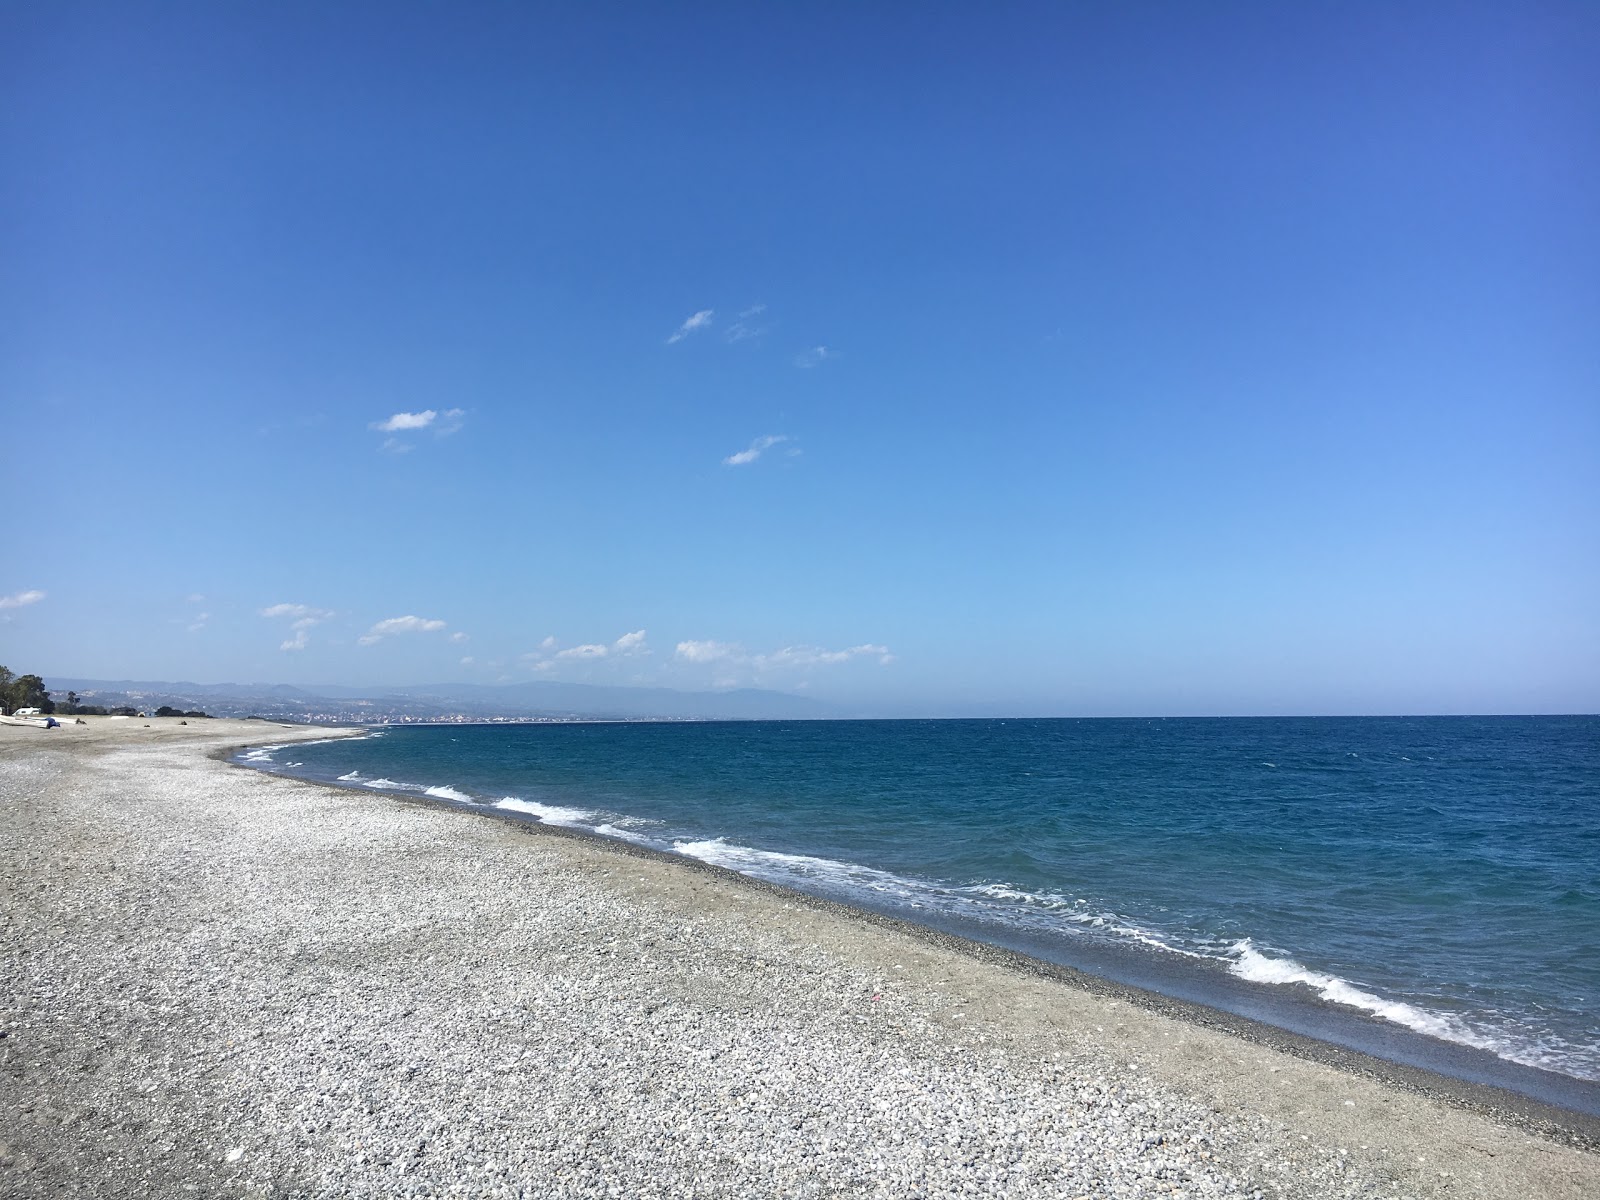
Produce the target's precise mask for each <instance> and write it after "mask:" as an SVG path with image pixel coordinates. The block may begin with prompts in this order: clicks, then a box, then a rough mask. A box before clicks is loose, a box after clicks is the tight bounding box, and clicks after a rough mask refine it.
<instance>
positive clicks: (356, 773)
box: [339, 771, 361, 783]
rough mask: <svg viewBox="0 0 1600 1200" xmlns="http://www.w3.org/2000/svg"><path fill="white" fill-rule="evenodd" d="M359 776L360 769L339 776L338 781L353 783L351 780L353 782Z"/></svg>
mask: <svg viewBox="0 0 1600 1200" xmlns="http://www.w3.org/2000/svg"><path fill="white" fill-rule="evenodd" d="M360 778H361V772H360V771H351V772H350V774H348V775H341V776H339V782H340V783H353V782H355V781H356V780H358V779H360Z"/></svg>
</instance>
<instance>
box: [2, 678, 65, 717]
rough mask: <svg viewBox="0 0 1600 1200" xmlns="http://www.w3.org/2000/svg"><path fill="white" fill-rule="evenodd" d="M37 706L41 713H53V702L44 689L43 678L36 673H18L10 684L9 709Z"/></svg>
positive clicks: (54, 707) (54, 708)
mask: <svg viewBox="0 0 1600 1200" xmlns="http://www.w3.org/2000/svg"><path fill="white" fill-rule="evenodd" d="M19 708H37V709H38V710H39V711H40V712H42V713H53V712H55V710H56V706H55V703H54V702H53V701H52V700H51V699H50V693H49V692H47V691H45V687H44V680H43V679H40V678H39V676H37V675H19V676H18V677H17V678H16V679H15V680H14V681H13V682H12V684H11V709H12V711H13V712H15V711H16V710H17V709H19Z"/></svg>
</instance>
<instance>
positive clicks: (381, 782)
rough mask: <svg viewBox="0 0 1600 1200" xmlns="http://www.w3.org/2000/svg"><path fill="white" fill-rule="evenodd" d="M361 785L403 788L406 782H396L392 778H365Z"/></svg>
mask: <svg viewBox="0 0 1600 1200" xmlns="http://www.w3.org/2000/svg"><path fill="white" fill-rule="evenodd" d="M361 786H362V787H369V788H401V787H405V784H403V783H396V782H395V781H394V780H392V779H363V780H362V781H361Z"/></svg>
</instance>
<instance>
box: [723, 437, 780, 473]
mask: <svg viewBox="0 0 1600 1200" xmlns="http://www.w3.org/2000/svg"><path fill="white" fill-rule="evenodd" d="M788 440H789V435H788V434H786V433H769V434H767V435H766V436H765V437H758V438H757V439H756V440H755V441H753V442H751V443H750V445H749V447H748V448H747V449H744V450H741V451H739V453H737V454H730V455H728V457H727V458H725V459H723V460H722V465H723V466H725V467H742V466H745V465H746V464H748V463H753V462H755V461H756V459H758V458H760V457H761V455H762V454H763V453H764V452H766V451H768V450H770V449H772V447H774V446H776V445H777V444H778V443H779V442H787V441H788Z"/></svg>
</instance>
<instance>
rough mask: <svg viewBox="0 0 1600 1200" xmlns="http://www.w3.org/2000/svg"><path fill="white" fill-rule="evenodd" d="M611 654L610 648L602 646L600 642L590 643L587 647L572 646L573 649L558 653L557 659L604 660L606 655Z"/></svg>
mask: <svg viewBox="0 0 1600 1200" xmlns="http://www.w3.org/2000/svg"><path fill="white" fill-rule="evenodd" d="M610 653H611V649H610V647H608V646H602V645H600V644H599V643H598V642H590V643H589V644H588V645H586V646H572V647H569V648H568V649H566V650H562V651H561V652H560V653H558V654H557V655H556V657H557V658H604V657H605V656H606V655H608V654H610Z"/></svg>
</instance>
